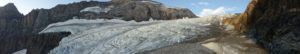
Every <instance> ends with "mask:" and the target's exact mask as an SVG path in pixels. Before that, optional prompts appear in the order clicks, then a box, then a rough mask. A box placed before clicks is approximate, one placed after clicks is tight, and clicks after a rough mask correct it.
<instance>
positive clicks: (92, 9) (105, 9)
mask: <svg viewBox="0 0 300 54" xmlns="http://www.w3.org/2000/svg"><path fill="white" fill-rule="evenodd" d="M111 7H112V6H110V7H99V6H93V7H87V8H84V9H82V10H80V12H93V13H97V14H99V13H100V12H105V13H107V12H108V11H110V10H111Z"/></svg>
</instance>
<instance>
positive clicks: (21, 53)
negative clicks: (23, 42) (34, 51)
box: [12, 49, 27, 54]
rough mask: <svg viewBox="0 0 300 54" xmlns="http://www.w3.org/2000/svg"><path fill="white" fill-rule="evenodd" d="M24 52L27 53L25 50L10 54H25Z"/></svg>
mask: <svg viewBox="0 0 300 54" xmlns="http://www.w3.org/2000/svg"><path fill="white" fill-rule="evenodd" d="M26 52H27V49H22V50H20V51H17V52H14V53H12V54H26Z"/></svg>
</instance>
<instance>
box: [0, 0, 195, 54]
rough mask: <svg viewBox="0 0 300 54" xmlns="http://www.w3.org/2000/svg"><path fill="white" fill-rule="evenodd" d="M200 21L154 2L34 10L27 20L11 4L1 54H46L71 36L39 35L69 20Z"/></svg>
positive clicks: (2, 15) (3, 10) (3, 21)
mask: <svg viewBox="0 0 300 54" xmlns="http://www.w3.org/2000/svg"><path fill="white" fill-rule="evenodd" d="M184 17H196V15H195V14H193V13H192V12H191V11H190V10H188V9H186V8H168V7H165V6H164V5H163V4H161V3H159V2H156V1H152V0H112V1H109V2H98V1H82V2H75V3H70V4H59V5H57V6H55V7H53V8H51V9H34V10H32V11H31V12H30V13H28V14H27V15H25V16H23V15H22V14H20V13H19V12H18V10H17V8H16V7H15V6H14V5H13V3H9V4H7V5H6V6H4V7H0V32H1V33H0V35H1V36H0V41H3V42H1V43H0V54H10V53H12V52H14V51H17V50H21V49H27V53H28V54H46V53H48V52H49V50H51V49H53V48H54V47H56V46H57V45H58V42H59V41H60V40H61V39H62V38H63V37H65V36H67V35H69V34H70V33H68V32H67V33H49V34H48V33H47V34H38V32H40V31H41V30H42V29H44V28H45V27H46V26H48V25H49V24H51V23H56V22H62V21H66V20H69V19H74V18H79V19H122V20H127V21H129V20H135V21H137V22H140V21H148V20H149V19H155V20H171V19H180V18H184Z"/></svg>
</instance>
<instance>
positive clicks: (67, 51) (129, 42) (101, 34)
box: [40, 18, 210, 54]
mask: <svg viewBox="0 0 300 54" xmlns="http://www.w3.org/2000/svg"><path fill="white" fill-rule="evenodd" d="M208 25H209V24H207V23H205V22H204V20H201V18H193V19H179V20H166V21H145V22H134V21H123V20H118V19H112V20H103V19H98V20H86V19H72V20H68V21H65V22H58V23H54V24H50V25H49V26H48V27H47V28H45V29H44V30H43V31H41V32H40V33H49V32H71V33H72V34H71V35H69V36H68V37H65V38H63V39H62V41H61V42H60V44H59V46H58V47H56V48H54V49H53V50H52V51H51V52H50V53H49V54H134V53H138V52H143V51H147V50H154V49H158V48H161V47H166V46H170V45H173V44H176V43H179V42H182V41H186V40H190V39H192V38H196V37H199V36H208V34H209V33H208V32H206V31H207V30H210V29H209V28H207V27H206V26H208Z"/></svg>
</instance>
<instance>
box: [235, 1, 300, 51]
mask: <svg viewBox="0 0 300 54" xmlns="http://www.w3.org/2000/svg"><path fill="white" fill-rule="evenodd" d="M299 3H300V1H299V0H252V1H251V3H250V4H249V5H248V8H247V10H246V11H245V12H244V13H243V14H242V15H241V16H240V17H238V18H236V19H234V20H233V21H236V22H234V25H235V27H236V28H237V30H239V31H241V32H246V33H249V34H254V35H251V37H252V38H254V39H256V40H257V42H258V43H259V44H261V45H263V46H264V47H265V48H267V49H268V50H269V51H270V52H271V54H297V53H300V47H299V45H300V41H299V40H300V37H299V36H300V33H299V32H300V26H299V25H300V5H299Z"/></svg>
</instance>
